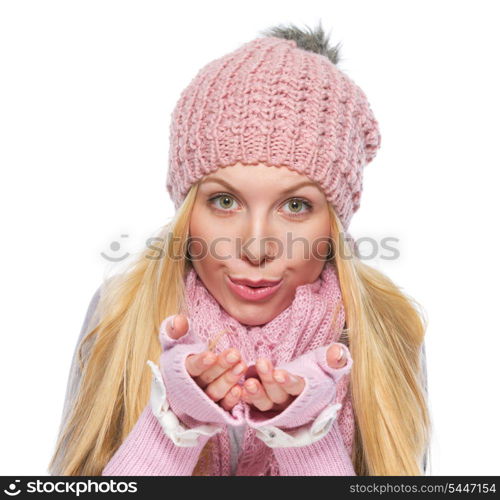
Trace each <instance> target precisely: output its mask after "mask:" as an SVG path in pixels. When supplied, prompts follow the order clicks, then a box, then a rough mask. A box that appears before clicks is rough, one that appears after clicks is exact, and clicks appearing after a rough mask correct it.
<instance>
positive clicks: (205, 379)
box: [196, 348, 241, 387]
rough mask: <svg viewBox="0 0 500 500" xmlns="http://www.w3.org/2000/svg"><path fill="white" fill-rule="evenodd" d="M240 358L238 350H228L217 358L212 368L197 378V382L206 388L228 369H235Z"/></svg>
mask: <svg viewBox="0 0 500 500" xmlns="http://www.w3.org/2000/svg"><path fill="white" fill-rule="evenodd" d="M240 358H241V356H240V353H239V351H238V350H237V349H234V348H229V349H226V350H225V351H223V352H221V353H220V354H219V355H218V356H217V361H216V362H215V363H214V364H213V365H212V366H211V367H210V368H208V369H207V370H205V371H204V372H203V373H201V374H200V375H199V376H198V377H197V379H196V382H197V383H198V385H199V386H200V387H205V386H206V385H208V384H209V383H210V382H212V381H213V380H215V379H216V378H217V377H219V376H220V375H222V374H223V373H224V372H225V371H226V370H227V369H228V368H231V367H233V366H234V365H235V364H236V363H237V362H238V361H239V360H240Z"/></svg>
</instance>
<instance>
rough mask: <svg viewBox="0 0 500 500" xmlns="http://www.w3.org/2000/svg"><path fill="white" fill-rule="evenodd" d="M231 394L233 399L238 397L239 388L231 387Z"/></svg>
mask: <svg viewBox="0 0 500 500" xmlns="http://www.w3.org/2000/svg"><path fill="white" fill-rule="evenodd" d="M231 394H232V395H233V396H234V397H236V398H237V397H238V396H239V395H240V388H239V387H236V386H235V387H233V388H232V389H231Z"/></svg>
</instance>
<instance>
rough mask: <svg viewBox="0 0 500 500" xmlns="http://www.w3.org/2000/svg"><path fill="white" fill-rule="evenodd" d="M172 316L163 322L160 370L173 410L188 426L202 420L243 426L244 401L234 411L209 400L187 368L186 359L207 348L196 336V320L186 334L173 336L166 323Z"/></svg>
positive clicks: (190, 323)
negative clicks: (178, 336)
mask: <svg viewBox="0 0 500 500" xmlns="http://www.w3.org/2000/svg"><path fill="white" fill-rule="evenodd" d="M171 318H172V316H169V317H168V318H165V319H164V320H163V321H162V323H161V325H160V332H159V338H160V343H161V346H162V350H163V352H162V354H161V356H160V372H161V375H162V378H163V382H164V384H165V389H166V397H167V401H168V403H169V405H170V407H171V409H172V411H173V413H174V414H175V415H176V416H177V417H178V418H179V419H180V420H182V421H183V422H184V423H185V424H186V425H188V426H189V427H192V426H194V425H198V424H199V423H200V422H201V423H214V424H224V425H241V424H242V423H243V422H244V410H243V404H242V402H241V401H240V402H239V403H238V404H236V405H235V406H234V407H233V408H232V410H231V411H227V410H224V409H223V408H222V407H221V406H220V405H219V404H218V403H216V402H215V401H213V400H212V399H210V397H209V396H208V395H207V394H206V393H205V391H204V390H203V389H202V388H201V387H199V386H198V384H197V383H196V382H195V381H194V380H193V378H192V377H191V375H189V373H188V371H187V369H186V358H187V357H188V356H189V355H190V354H199V353H200V352H203V351H206V350H207V349H208V345H207V343H206V342H202V341H201V340H200V339H199V338H198V337H197V335H196V333H195V331H194V330H195V326H194V325H193V321H192V320H188V323H189V329H188V331H187V332H186V334H185V335H183V336H182V337H180V338H179V339H173V338H171V337H170V336H169V335H168V333H167V324H168V321H169V320H170V319H171Z"/></svg>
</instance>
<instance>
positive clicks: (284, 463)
mask: <svg viewBox="0 0 500 500" xmlns="http://www.w3.org/2000/svg"><path fill="white" fill-rule="evenodd" d="M273 451H274V456H275V457H276V461H277V462H278V465H279V469H280V475H281V476H355V475H356V472H355V471H354V467H353V464H352V461H351V457H350V456H349V454H348V452H347V450H346V448H345V445H344V441H343V439H342V435H341V433H340V429H339V426H338V422H337V421H335V422H334V423H333V425H332V427H331V429H330V431H329V432H328V434H326V435H325V436H324V437H323V438H322V439H320V440H319V441H316V442H315V443H312V444H309V445H307V446H301V447H290V448H274V450H273Z"/></svg>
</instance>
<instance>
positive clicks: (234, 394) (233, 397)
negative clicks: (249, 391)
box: [219, 385, 241, 411]
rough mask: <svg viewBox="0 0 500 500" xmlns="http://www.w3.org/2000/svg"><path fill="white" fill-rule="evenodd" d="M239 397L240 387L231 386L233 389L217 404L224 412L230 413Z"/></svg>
mask: <svg viewBox="0 0 500 500" xmlns="http://www.w3.org/2000/svg"><path fill="white" fill-rule="evenodd" d="M240 397H241V387H240V386H239V385H235V386H233V388H232V389H231V390H230V391H229V392H228V393H227V394H226V395H225V396H224V397H223V398H222V401H221V402H220V403H219V404H220V405H221V406H222V408H224V410H227V411H230V410H232V409H233V408H234V406H236V404H237V403H238V401H239V400H240Z"/></svg>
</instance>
